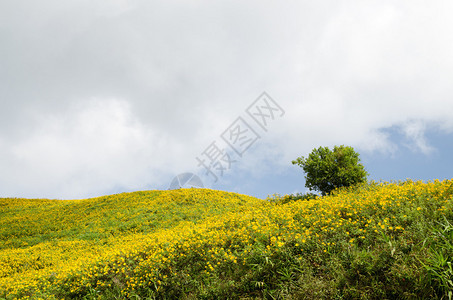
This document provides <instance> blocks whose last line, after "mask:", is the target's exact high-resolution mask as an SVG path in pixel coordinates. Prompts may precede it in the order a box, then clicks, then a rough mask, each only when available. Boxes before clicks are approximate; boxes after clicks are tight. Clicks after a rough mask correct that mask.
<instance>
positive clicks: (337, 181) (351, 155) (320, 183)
mask: <svg viewBox="0 0 453 300" xmlns="http://www.w3.org/2000/svg"><path fill="white" fill-rule="evenodd" d="M359 162H360V158H359V154H358V153H357V152H355V151H354V149H353V148H352V147H349V146H343V145H341V146H335V147H334V148H333V151H332V150H330V149H329V148H328V147H319V148H318V149H313V151H312V152H311V153H310V154H309V156H308V158H304V157H303V156H302V157H298V158H297V159H296V160H293V161H292V163H293V164H294V165H299V166H300V167H302V169H303V170H304V172H305V173H306V175H305V180H306V182H305V186H306V187H307V188H309V189H310V190H317V191H320V192H321V193H322V195H327V194H329V193H330V192H331V191H333V190H334V189H336V188H339V187H348V186H351V185H355V184H358V183H363V182H366V177H367V175H368V173H367V172H366V171H365V168H364V166H363V165H362V164H361V163H359Z"/></svg>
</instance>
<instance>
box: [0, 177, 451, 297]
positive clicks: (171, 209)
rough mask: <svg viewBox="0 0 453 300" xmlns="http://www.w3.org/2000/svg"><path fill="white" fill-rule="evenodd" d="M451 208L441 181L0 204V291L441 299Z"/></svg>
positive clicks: (447, 279)
mask: <svg viewBox="0 0 453 300" xmlns="http://www.w3.org/2000/svg"><path fill="white" fill-rule="evenodd" d="M299 198H300V197H299ZM452 208H453V180H445V181H442V182H441V181H437V180H436V181H434V182H428V183H424V182H414V181H410V180H408V181H405V182H392V183H375V182H371V183H368V184H365V185H362V186H356V187H351V188H347V189H341V190H336V191H334V193H332V194H331V195H329V196H324V197H307V199H303V200H292V198H291V197H290V196H278V195H275V196H273V197H270V198H268V199H266V200H262V199H257V198H254V197H250V196H246V195H239V194H235V193H228V192H222V191H215V190H208V189H179V190H172V191H144V192H134V193H124V194H118V195H112V196H105V197H99V198H93V199H85V200H44V199H16V198H8V199H6V198H4V199H0V217H1V218H0V299H413V298H442V297H443V298H444V299H448V298H449V297H450V298H451V297H453V295H452V290H453V283H452V281H453V269H452V257H453V245H452V243H453V242H452V241H453V210H452Z"/></svg>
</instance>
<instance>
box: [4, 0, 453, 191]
mask: <svg viewBox="0 0 453 300" xmlns="http://www.w3.org/2000/svg"><path fill="white" fill-rule="evenodd" d="M452 10H453V2H451V1H430V2H428V1H417V0H415V1H414V0H411V1H381V0H380V1H284V2H282V1H234V0H233V1H198V0H195V1H178V0H176V1H123V0H114V1H95V2H93V1H87V0H79V1H72V0H67V1H57V0H53V1H50V0H44V1H39V2H33V1H21V0H17V1H2V2H0V197H26V198H51V199H81V198H89V197H96V196H101V195H108V194H114V193H121V192H130V191H137V190H155V189H159V190H166V189H168V188H169V187H170V184H171V182H172V181H173V180H174V179H175V178H178V177H177V176H178V175H180V174H184V173H191V174H194V175H195V176H198V178H199V181H201V182H202V183H203V186H205V187H208V188H212V189H219V190H226V191H231V192H238V193H243V194H248V195H252V196H256V197H259V198H265V197H266V196H267V195H271V194H275V193H278V194H288V193H297V192H307V191H308V190H307V189H306V188H305V186H304V184H305V179H304V173H303V170H302V169H301V168H300V167H298V166H294V165H292V164H291V161H292V160H294V159H296V158H297V157H299V156H308V154H309V153H310V152H311V151H312V150H313V149H314V148H318V147H319V146H328V147H333V146H334V145H348V146H352V147H354V149H355V150H356V151H357V152H358V153H360V158H361V163H362V164H363V165H364V166H365V168H366V170H367V171H368V173H369V174H370V175H369V177H368V178H369V179H370V180H378V181H379V180H382V181H391V180H405V179H407V178H411V179H413V180H424V181H428V180H434V179H441V180H442V179H451V178H453V172H452V169H453V168H452V167H453V158H452V155H451V153H452V152H453V151H452V150H453V84H452V82H453V55H451V53H453V35H452V34H451V32H452V30H453V18H451V11H452ZM194 178H195V177H194Z"/></svg>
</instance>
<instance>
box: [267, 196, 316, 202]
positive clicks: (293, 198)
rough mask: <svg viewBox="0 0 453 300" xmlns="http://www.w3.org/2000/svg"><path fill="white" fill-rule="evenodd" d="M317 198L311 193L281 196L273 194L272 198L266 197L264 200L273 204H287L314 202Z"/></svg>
mask: <svg viewBox="0 0 453 300" xmlns="http://www.w3.org/2000/svg"><path fill="white" fill-rule="evenodd" d="M317 197H318V195H316V194H313V193H305V194H304V193H295V194H289V195H284V196H281V195H279V194H273V195H272V196H268V197H267V199H266V200H268V201H269V202H272V203H275V204H286V203H288V202H293V201H301V200H302V201H308V200H314V199H316V198H317Z"/></svg>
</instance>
